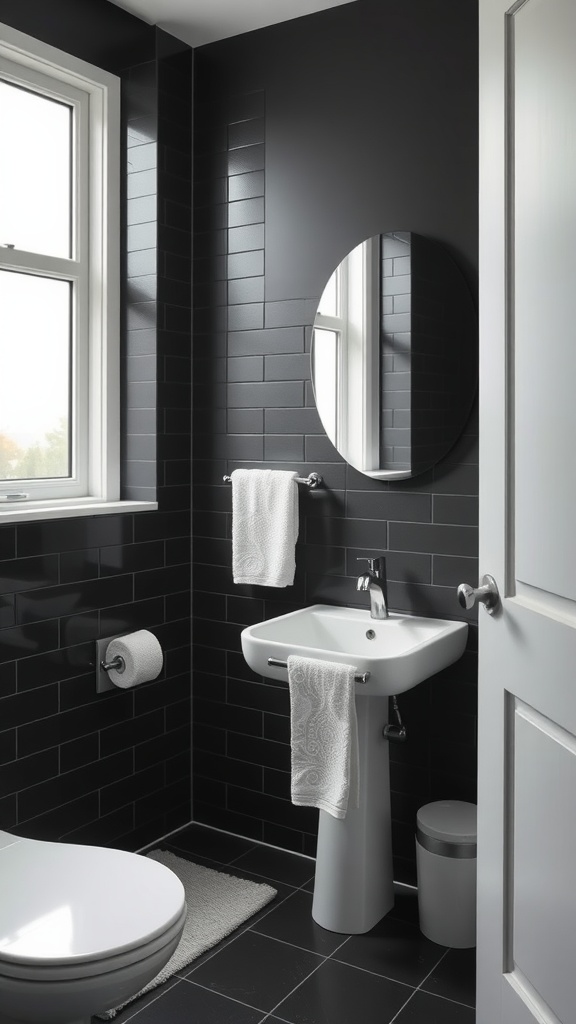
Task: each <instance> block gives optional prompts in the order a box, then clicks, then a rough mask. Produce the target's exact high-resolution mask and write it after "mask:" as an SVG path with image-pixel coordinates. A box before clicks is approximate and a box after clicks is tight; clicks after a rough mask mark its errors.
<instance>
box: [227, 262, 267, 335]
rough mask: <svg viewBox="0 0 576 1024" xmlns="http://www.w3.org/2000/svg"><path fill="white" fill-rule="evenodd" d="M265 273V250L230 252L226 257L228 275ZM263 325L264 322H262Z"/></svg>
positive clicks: (238, 275) (258, 275) (234, 276)
mask: <svg viewBox="0 0 576 1024" xmlns="http://www.w3.org/2000/svg"><path fill="white" fill-rule="evenodd" d="M263 273H264V250H263V249H254V250H252V251H250V252H237V253H230V255H229V256H227V257H226V277H227V278H228V280H232V278H237V277H262V274H263ZM260 326H261V327H263V326H264V325H263V324H260Z"/></svg>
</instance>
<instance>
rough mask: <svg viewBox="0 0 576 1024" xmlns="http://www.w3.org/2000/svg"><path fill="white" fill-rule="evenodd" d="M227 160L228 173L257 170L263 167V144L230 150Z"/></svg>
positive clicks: (234, 173)
mask: <svg viewBox="0 0 576 1024" xmlns="http://www.w3.org/2000/svg"><path fill="white" fill-rule="evenodd" d="M227 162H228V174H229V175H236V174H245V173H246V172H249V171H259V170H261V169H262V168H263V167H264V146H263V145H262V144H259V145H255V146H249V147H247V148H243V149H236V150H231V151H230V152H229V153H228V156H227ZM230 201H232V196H230Z"/></svg>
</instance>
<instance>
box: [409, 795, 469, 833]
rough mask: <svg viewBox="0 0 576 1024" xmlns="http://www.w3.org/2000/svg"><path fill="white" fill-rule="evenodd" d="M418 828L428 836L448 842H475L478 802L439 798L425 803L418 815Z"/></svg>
mask: <svg viewBox="0 0 576 1024" xmlns="http://www.w3.org/2000/svg"><path fill="white" fill-rule="evenodd" d="M416 821H417V824H418V828H419V829H420V831H421V832H423V833H424V834H425V835H427V836H432V837H433V838H434V839H443V840H444V842H446V843H475V842H476V834H477V825H476V804H470V803H466V801H464V800H437V801H436V802H435V803H433V804H425V805H424V807H421V808H420V810H419V811H418V814H417V815H416Z"/></svg>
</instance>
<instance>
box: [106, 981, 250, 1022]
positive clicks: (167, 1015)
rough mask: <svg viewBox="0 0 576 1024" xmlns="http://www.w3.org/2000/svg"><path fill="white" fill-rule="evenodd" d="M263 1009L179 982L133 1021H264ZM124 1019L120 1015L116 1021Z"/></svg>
mask: <svg viewBox="0 0 576 1024" xmlns="http://www.w3.org/2000/svg"><path fill="white" fill-rule="evenodd" d="M263 1018H264V1014H262V1013H261V1012H260V1010H254V1009H251V1008H250V1007H249V1006H242V1005H241V1003H239V1002H236V1001H235V1000H233V999H226V998H224V996H220V995H217V994H216V993H215V992H208V991H207V990H206V989H204V988H200V986H199V985H191V984H190V983H189V982H188V981H179V982H178V983H177V984H176V985H174V986H172V988H171V989H170V990H169V991H168V992H164V993H163V995H162V996H161V998H160V999H157V1000H156V1001H155V1002H152V1003H149V1004H148V1005H147V1006H146V1007H145V1008H144V1009H143V1010H141V1011H140V1012H139V1013H137V1014H136V1016H135V1017H133V1018H132V1021H133V1024H190V1022H191V1021H196V1022H198V1024H260V1021H262V1020H263ZM118 1020H120V1018H119V1017H116V1018H115V1021H118Z"/></svg>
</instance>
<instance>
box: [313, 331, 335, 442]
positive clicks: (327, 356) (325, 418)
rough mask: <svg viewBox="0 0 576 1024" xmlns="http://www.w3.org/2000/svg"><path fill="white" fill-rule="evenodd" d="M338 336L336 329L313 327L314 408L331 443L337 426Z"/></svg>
mask: <svg viewBox="0 0 576 1024" xmlns="http://www.w3.org/2000/svg"><path fill="white" fill-rule="evenodd" d="M338 337H339V334H338V332H337V331H325V330H324V329H323V328H319V327H315V328H314V345H313V347H312V361H313V365H312V380H313V381H314V397H315V399H316V408H317V409H318V413H319V415H320V419H321V420H322V423H323V425H324V429H325V431H326V433H327V434H328V437H329V438H330V440H331V441H332V443H333V444H335V443H336V436H337V435H336V431H337V428H338Z"/></svg>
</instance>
